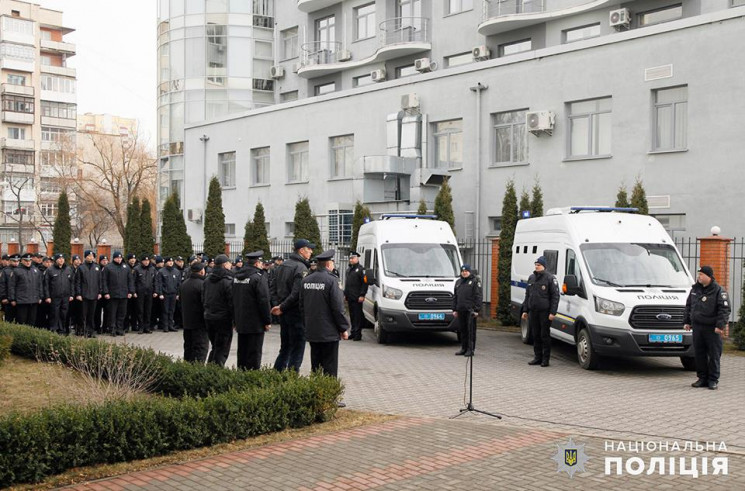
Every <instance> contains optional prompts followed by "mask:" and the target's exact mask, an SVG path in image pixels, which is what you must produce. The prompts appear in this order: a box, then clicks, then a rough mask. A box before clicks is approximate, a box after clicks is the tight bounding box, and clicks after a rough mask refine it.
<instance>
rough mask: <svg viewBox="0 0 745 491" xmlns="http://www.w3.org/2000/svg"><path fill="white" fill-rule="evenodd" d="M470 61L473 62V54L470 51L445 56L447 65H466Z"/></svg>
mask: <svg viewBox="0 0 745 491" xmlns="http://www.w3.org/2000/svg"><path fill="white" fill-rule="evenodd" d="M468 63H473V54H472V53H471V52H470V51H468V52H466V53H461V54H459V55H452V56H447V57H445V66H446V67H451V66H458V65H466V64H468Z"/></svg>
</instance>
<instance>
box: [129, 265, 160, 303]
mask: <svg viewBox="0 0 745 491" xmlns="http://www.w3.org/2000/svg"><path fill="white" fill-rule="evenodd" d="M155 273H156V271H155V266H153V265H152V264H149V265H148V266H144V265H142V264H138V265H137V266H135V270H134V275H135V292H136V293H137V296H142V295H152V294H153V293H155Z"/></svg>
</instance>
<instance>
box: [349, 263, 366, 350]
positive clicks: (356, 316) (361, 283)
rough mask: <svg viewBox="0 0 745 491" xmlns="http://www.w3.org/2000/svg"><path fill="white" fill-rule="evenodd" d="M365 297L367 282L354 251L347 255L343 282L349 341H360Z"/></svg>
mask: <svg viewBox="0 0 745 491" xmlns="http://www.w3.org/2000/svg"><path fill="white" fill-rule="evenodd" d="M365 295H367V280H366V278H365V270H364V269H363V268H362V266H361V265H360V255H359V254H358V253H357V252H356V251H352V252H350V253H349V267H348V268H347V273H346V276H345V281H344V297H345V298H346V299H347V304H348V305H349V319H350V321H351V322H352V333H351V335H350V336H349V339H351V340H353V341H361V340H362V324H363V323H364V321H365V317H364V316H363V314H362V304H363V302H364V301H365Z"/></svg>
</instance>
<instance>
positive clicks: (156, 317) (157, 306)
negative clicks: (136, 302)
mask: <svg viewBox="0 0 745 491" xmlns="http://www.w3.org/2000/svg"><path fill="white" fill-rule="evenodd" d="M162 309H163V301H162V300H161V299H160V297H157V298H153V307H152V311H151V314H150V326H151V327H152V328H153V329H155V328H156V327H157V326H159V325H160V311H161V310H162Z"/></svg>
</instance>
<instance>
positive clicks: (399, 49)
mask: <svg viewBox="0 0 745 491" xmlns="http://www.w3.org/2000/svg"><path fill="white" fill-rule="evenodd" d="M744 4H745V1H743V0H654V1H652V0H634V1H617V0H616V1H608V0H483V1H482V0H375V1H372V0H344V1H340V0H292V1H283V2H277V4H276V5H275V12H274V16H275V19H274V20H275V24H274V39H275V50H274V61H273V64H272V66H271V67H270V68H269V70H268V72H263V73H259V72H258V71H256V72H255V73H254V76H257V77H259V76H260V77H262V78H264V79H267V78H268V79H272V80H274V84H273V89H274V96H275V99H276V102H277V103H278V104H276V105H273V106H270V107H265V108H256V109H253V110H250V111H248V112H246V113H244V114H236V115H230V116H223V117H212V118H211V119H210V117H209V115H207V114H205V115H204V116H205V117H206V118H208V120H207V121H203V122H198V123H190V124H186V125H185V126H186V129H185V132H184V134H183V135H184V136H183V151H184V153H183V159H184V164H183V167H184V174H183V177H184V181H183V183H179V186H183V189H184V192H183V193H182V196H183V200H182V205H183V208H184V213H185V215H186V216H187V219H188V221H187V226H188V229H189V233H190V234H191V235H192V237H193V238H194V239H195V240H201V237H202V230H203V223H202V222H201V219H202V209H203V207H204V197H205V196H206V182H207V180H208V179H209V178H210V177H211V176H212V175H217V176H218V177H219V178H220V181H221V183H222V185H223V206H224V209H225V214H226V222H227V225H226V231H227V232H228V236H230V235H231V234H236V235H238V236H240V234H241V230H242V228H243V224H244V223H245V222H246V220H247V219H249V218H250V217H251V213H252V212H253V209H254V207H255V204H256V203H257V202H258V201H261V202H262V203H263V205H264V207H265V210H266V216H267V220H268V221H269V225H270V228H269V234H270V236H271V237H275V238H279V239H282V238H285V237H288V236H291V235H292V232H293V230H292V220H293V214H294V204H295V202H296V201H297V199H298V198H300V197H308V198H309V199H310V203H311V206H312V208H313V210H314V212H316V213H317V214H318V215H319V216H320V219H319V221H320V222H321V226H322V230H323V232H324V234H325V237H324V238H325V239H328V240H331V241H338V242H344V241H346V240H347V239H348V238H349V235H350V233H351V232H350V231H351V227H349V221H350V220H351V219H350V213H351V210H352V209H353V206H354V204H355V202H356V201H357V200H359V201H361V202H363V203H364V204H366V205H367V206H369V207H370V208H371V209H372V211H373V212H374V213H383V212H393V211H409V210H416V209H417V206H418V203H419V201H420V199H424V200H425V202H426V203H427V204H428V207H429V208H430V209H432V207H433V201H434V197H435V196H436V194H437V191H438V190H439V186H440V184H441V183H442V181H443V179H445V178H448V179H449V182H450V184H451V186H452V188H453V196H454V209H455V215H456V232H457V235H458V237H459V239H468V240H471V239H473V240H483V239H484V238H488V237H490V236H494V235H496V234H498V233H499V230H500V229H501V208H502V199H503V195H504V190H505V183H506V182H507V181H508V180H510V179H512V180H514V182H515V184H516V187H517V190H518V193H520V192H521V190H523V189H527V190H529V189H530V188H531V187H532V186H533V184H534V183H535V182H536V180H538V181H539V182H540V184H541V186H542V189H543V192H544V202H545V206H546V208H551V207H558V206H567V205H575V204H592V205H612V204H613V203H614V202H615V198H616V194H617V191H618V189H619V186H620V185H621V184H625V186H626V187H627V189H629V191H630V188H631V187H632V186H633V184H634V181H635V180H636V179H637V178H640V179H642V180H643V182H644V186H645V188H646V192H647V198H648V201H649V206H650V213H651V214H654V215H655V216H657V217H658V218H659V219H660V221H661V222H662V223H663V224H664V225H665V226H666V227H667V229H668V230H669V231H670V233H671V234H672V235H673V236H675V237H680V236H685V237H696V236H704V235H709V230H710V227H711V226H713V225H718V226H720V227H721V229H722V234H723V235H727V236H742V235H743V234H745V224H743V222H742V220H741V219H740V218H739V216H738V214H737V213H731V212H729V211H728V210H729V209H731V208H732V207H736V206H738V204H739V201H740V197H741V195H742V192H741V190H740V186H739V185H738V184H737V183H738V182H740V181H742V179H743V178H745V167H743V165H741V161H742V155H743V153H744V152H743V151H744V150H745V148H743V147H744V144H743V139H742V137H741V135H740V133H741V128H740V127H741V125H740V124H739V121H738V119H739V118H740V115H742V114H745V98H742V97H740V95H739V93H740V90H741V87H742V80H744V79H745V64H743V63H742V58H741V55H740V54H739V51H740V49H739V47H740V46H744V45H745V29H743V28H742V26H743V20H745V6H744ZM245 59H249V58H245Z"/></svg>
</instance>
